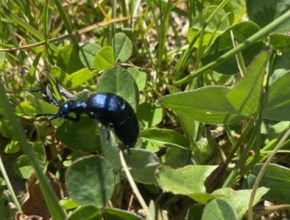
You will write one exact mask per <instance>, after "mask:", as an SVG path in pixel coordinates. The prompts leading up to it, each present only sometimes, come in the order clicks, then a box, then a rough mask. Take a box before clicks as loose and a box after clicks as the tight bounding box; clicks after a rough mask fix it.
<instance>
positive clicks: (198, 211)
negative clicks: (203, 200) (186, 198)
mask: <svg viewBox="0 0 290 220" xmlns="http://www.w3.org/2000/svg"><path fill="white" fill-rule="evenodd" d="M202 212H203V207H202V206H201V205H199V204H195V205H192V206H191V207H190V208H189V209H188V211H187V215H186V218H185V220H200V219H201V216H202Z"/></svg>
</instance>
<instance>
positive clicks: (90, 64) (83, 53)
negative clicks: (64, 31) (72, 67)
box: [79, 43, 102, 69]
mask: <svg viewBox="0 0 290 220" xmlns="http://www.w3.org/2000/svg"><path fill="white" fill-rule="evenodd" d="M101 49H102V47H101V46H100V45H98V44H95V43H86V44H84V45H83V46H82V47H81V48H80V51H79V56H80V60H81V62H82V64H83V65H84V66H85V67H87V68H89V69H93V68H94V61H95V56H96V55H97V53H98V52H99V51H100V50H101Z"/></svg>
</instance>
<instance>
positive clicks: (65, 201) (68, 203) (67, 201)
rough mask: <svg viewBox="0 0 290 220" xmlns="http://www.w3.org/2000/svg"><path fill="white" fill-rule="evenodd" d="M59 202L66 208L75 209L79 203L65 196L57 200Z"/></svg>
mask: <svg viewBox="0 0 290 220" xmlns="http://www.w3.org/2000/svg"><path fill="white" fill-rule="evenodd" d="M59 204H60V205H61V206H62V207H63V208H64V209H66V210H69V209H75V208H77V207H79V204H78V203H76V202H75V201H73V200H72V199H71V198H68V197H65V198H63V199H61V200H60V201H59Z"/></svg>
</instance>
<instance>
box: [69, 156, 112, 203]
mask: <svg viewBox="0 0 290 220" xmlns="http://www.w3.org/2000/svg"><path fill="white" fill-rule="evenodd" d="M66 185H67V190H68V193H69V195H70V197H71V198H72V199H73V200H74V201H76V202H77V203H79V204H80V205H95V206H96V207H98V208H101V207H104V206H105V205H106V203H107V202H108V201H109V200H110V198H111V196H112V194H113V191H114V187H115V177H114V173H113V170H112V168H111V166H110V164H109V163H108V161H106V160H105V159H104V158H102V157H99V156H88V157H83V158H81V159H79V160H77V161H75V162H74V163H73V164H72V165H71V167H70V168H69V169H68V171H67V174H66Z"/></svg>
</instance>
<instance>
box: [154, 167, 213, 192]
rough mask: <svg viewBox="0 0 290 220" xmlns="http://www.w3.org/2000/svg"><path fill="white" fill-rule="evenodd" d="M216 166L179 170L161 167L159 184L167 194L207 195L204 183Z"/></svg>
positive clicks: (158, 171) (158, 173) (158, 177)
mask: <svg viewBox="0 0 290 220" xmlns="http://www.w3.org/2000/svg"><path fill="white" fill-rule="evenodd" d="M215 168H216V166H198V165H188V166H186V167H183V168H179V169H177V170H175V169H172V168H170V167H167V166H165V165H161V166H160V167H158V169H157V174H156V178H157V183H158V185H159V186H160V187H161V188H162V189H163V191H165V192H171V193H173V194H181V195H191V194H194V193H205V192H206V188H205V186H204V182H205V180H206V178H207V177H208V176H209V175H210V174H211V173H212V171H214V169H215Z"/></svg>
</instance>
